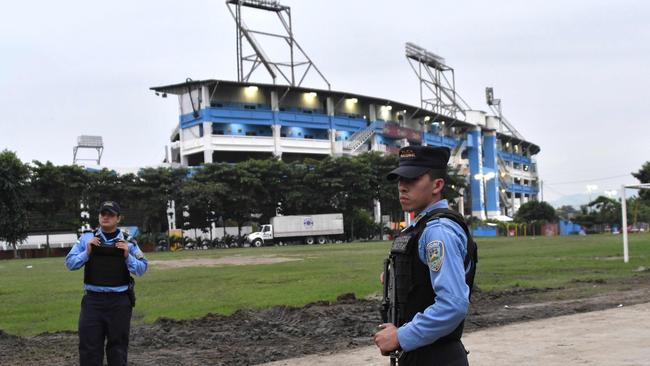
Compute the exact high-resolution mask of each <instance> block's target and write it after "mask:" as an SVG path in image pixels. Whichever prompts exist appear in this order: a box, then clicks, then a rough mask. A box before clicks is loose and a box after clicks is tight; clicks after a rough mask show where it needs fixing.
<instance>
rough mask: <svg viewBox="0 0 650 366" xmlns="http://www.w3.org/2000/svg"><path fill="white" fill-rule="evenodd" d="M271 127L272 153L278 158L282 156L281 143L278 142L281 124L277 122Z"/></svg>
mask: <svg viewBox="0 0 650 366" xmlns="http://www.w3.org/2000/svg"><path fill="white" fill-rule="evenodd" d="M271 128H273V155H275V157H277V158H278V159H281V158H282V144H281V142H280V132H281V130H282V126H280V125H279V124H277V125H273V126H271Z"/></svg>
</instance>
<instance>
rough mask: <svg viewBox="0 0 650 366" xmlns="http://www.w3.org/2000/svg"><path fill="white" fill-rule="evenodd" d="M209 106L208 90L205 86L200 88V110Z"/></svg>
mask: <svg viewBox="0 0 650 366" xmlns="http://www.w3.org/2000/svg"><path fill="white" fill-rule="evenodd" d="M209 106H210V88H208V87H207V86H202V87H201V105H200V109H201V108H206V107H209Z"/></svg>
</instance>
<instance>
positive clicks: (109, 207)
mask: <svg viewBox="0 0 650 366" xmlns="http://www.w3.org/2000/svg"><path fill="white" fill-rule="evenodd" d="M104 211H108V212H112V213H114V214H116V215H118V216H119V215H120V205H119V204H118V203H117V202H115V201H105V202H102V205H101V206H100V207H99V212H100V213H101V212H104Z"/></svg>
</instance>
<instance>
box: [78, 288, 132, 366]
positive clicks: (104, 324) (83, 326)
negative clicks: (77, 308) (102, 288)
mask: <svg viewBox="0 0 650 366" xmlns="http://www.w3.org/2000/svg"><path fill="white" fill-rule="evenodd" d="M131 312H132V307H131V301H130V300H129V297H128V296H127V295H126V293H107V294H101V293H91V292H88V293H86V295H84V297H83V299H82V300H81V313H80V314H79V363H80V364H81V366H102V365H103V361H104V344H105V345H106V361H107V362H108V366H126V364H127V352H128V348H129V328H130V325H131Z"/></svg>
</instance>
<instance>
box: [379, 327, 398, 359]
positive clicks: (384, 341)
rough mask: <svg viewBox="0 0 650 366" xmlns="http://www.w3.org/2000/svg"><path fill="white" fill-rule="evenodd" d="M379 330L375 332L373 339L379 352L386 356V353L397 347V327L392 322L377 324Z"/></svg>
mask: <svg viewBox="0 0 650 366" xmlns="http://www.w3.org/2000/svg"><path fill="white" fill-rule="evenodd" d="M379 329H381V330H380V331H379V332H377V333H375V335H374V337H373V340H374V341H375V344H376V345H377V347H379V350H380V351H381V354H382V355H384V356H388V354H389V353H390V352H392V351H394V350H396V349H398V348H399V340H398V339H397V327H395V325H393V324H392V323H384V324H380V325H379Z"/></svg>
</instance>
